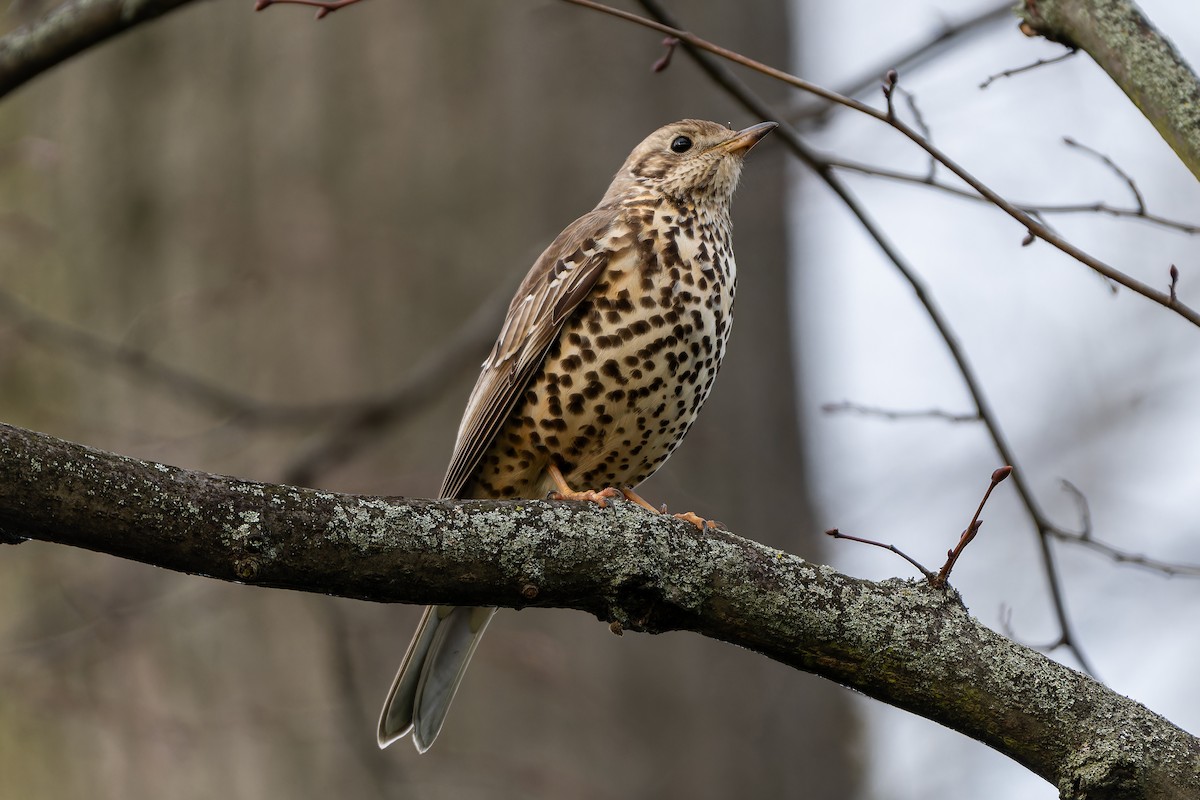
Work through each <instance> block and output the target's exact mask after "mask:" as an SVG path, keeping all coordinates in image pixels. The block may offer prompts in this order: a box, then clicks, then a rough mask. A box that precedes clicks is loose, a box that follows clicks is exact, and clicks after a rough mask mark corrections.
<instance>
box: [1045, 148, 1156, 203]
mask: <svg viewBox="0 0 1200 800" xmlns="http://www.w3.org/2000/svg"><path fill="white" fill-rule="evenodd" d="M1063 144H1065V145H1066V146H1067V147H1074V148H1075V149H1076V150H1082V151H1083V152H1085V153H1087V154H1089V155H1091V156H1094V157H1096V158H1098V159H1100V160H1101V161H1102V162H1104V165H1105V166H1107V167H1108V168H1109V169H1111V170H1112V171H1113V172H1115V173H1117V176H1118V177H1120V178H1121V180H1123V181H1125V183H1126V185H1128V186H1129V191H1130V192H1132V193H1133V202H1134V203H1135V204H1136V205H1137V208H1138V211H1139V212H1141V213H1142V214H1143V215H1144V214H1145V213H1146V200H1145V198H1144V197H1142V193H1141V191H1139V190H1138V187H1137V184H1136V183H1135V182H1134V180H1133V178H1131V177H1130V176H1129V173H1128V172H1126V171H1125V170H1123V169H1121V168H1120V167H1118V166H1117V164H1116V162H1115V161H1113V160H1112V159H1111V158H1109V157H1108V156H1106V155H1104V153H1101V152H1100V151H1099V150H1095V149H1093V148H1091V147H1088V146H1087V145H1086V144H1080V143H1079V142H1077V141H1076V140H1074V139H1072V138H1071V137H1070V136H1064V137H1063Z"/></svg>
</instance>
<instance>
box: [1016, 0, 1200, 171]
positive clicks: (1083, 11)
mask: <svg viewBox="0 0 1200 800" xmlns="http://www.w3.org/2000/svg"><path fill="white" fill-rule="evenodd" d="M1018 13H1019V14H1020V15H1021V17H1022V19H1024V20H1025V26H1026V27H1025V28H1024V30H1025V31H1026V32H1027V33H1037V34H1040V35H1041V36H1044V37H1046V38H1047V39H1050V40H1051V41H1055V42H1059V43H1060V44H1064V45H1066V46H1067V47H1075V48H1079V49H1080V50H1083V51H1085V52H1086V53H1087V54H1088V55H1090V56H1091V57H1092V59H1093V60H1094V61H1095V62H1096V63H1097V64H1098V65H1099V66H1100V68H1101V69H1103V70H1104V71H1105V72H1107V73H1108V76H1109V77H1110V78H1112V79H1113V81H1114V82H1116V84H1117V85H1118V86H1120V87H1121V91H1123V92H1125V94H1126V95H1127V96H1128V97H1129V99H1130V100H1132V101H1133V104H1134V105H1136V106H1137V107H1138V109H1139V110H1140V111H1141V112H1142V114H1144V115H1145V117H1146V119H1148V120H1150V123H1151V124H1152V125H1154V127H1155V129H1156V130H1157V131H1158V132H1159V134H1160V135H1161V136H1162V137H1163V139H1165V140H1166V142H1167V144H1169V145H1170V146H1171V149H1173V150H1174V151H1175V153H1176V155H1178V156H1179V158H1180V160H1182V161H1183V163H1184V164H1185V165H1186V166H1187V168H1188V169H1189V170H1191V171H1192V174H1193V175H1195V176H1196V177H1197V178H1200V79H1197V77H1196V73H1194V72H1193V71H1192V69H1191V67H1189V66H1188V64H1187V62H1186V61H1184V60H1183V56H1181V55H1180V54H1179V51H1178V50H1176V49H1175V46H1174V45H1173V44H1171V42H1170V40H1168V39H1167V38H1166V37H1165V36H1163V35H1162V34H1161V33H1160V32H1159V31H1158V29H1157V28H1155V27H1154V25H1153V24H1152V23H1151V22H1150V20H1148V19H1147V18H1146V16H1145V15H1144V14H1142V11H1141V9H1140V8H1138V7H1137V5H1136V4H1135V3H1133V2H1131V0H1036V2H1034V0H1025V2H1024V3H1022V4H1021V8H1020V9H1019V11H1018Z"/></svg>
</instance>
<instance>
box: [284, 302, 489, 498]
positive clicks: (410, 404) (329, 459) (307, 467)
mask: <svg viewBox="0 0 1200 800" xmlns="http://www.w3.org/2000/svg"><path fill="white" fill-rule="evenodd" d="M507 301H508V287H507V286H506V287H504V288H503V289H500V290H498V291H496V292H493V293H492V296H491V297H490V298H489V299H488V300H487V301H486V302H485V303H483V304H482V305H480V307H479V309H478V310H477V311H476V312H475V313H474V314H473V315H472V316H471V318H470V319H468V320H467V321H466V322H465V323H464V324H463V325H462V327H460V328H459V329H458V331H457V332H456V333H455V334H454V335H453V336H451V337H450V339H449V340H447V341H446V342H445V343H444V344H443V345H442V346H441V347H439V348H438V350H437V351H436V352H434V353H432V354H430V355H429V356H427V357H426V358H425V360H423V361H422V362H421V363H420V364H418V365H417V367H416V368H415V369H413V370H412V371H411V372H410V373H409V374H408V376H407V378H406V380H405V381H404V383H403V384H402V385H401V386H400V387H398V388H397V389H396V390H395V391H394V392H393V393H392V395H391V396H390V397H389V398H385V399H384V402H378V403H372V404H370V405H367V404H364V405H363V406H362V407H360V408H359V409H358V410H357V411H356V412H354V413H352V414H348V415H344V416H342V417H340V418H339V419H337V420H335V421H334V424H333V425H332V426H331V427H330V429H329V430H327V431H326V432H325V433H324V434H323V435H322V437H321V439H320V441H318V442H317V443H316V444H315V445H313V446H312V447H311V448H310V449H309V450H308V451H306V452H305V453H303V454H301V455H300V456H298V457H297V458H295V459H294V460H293V461H292V463H291V464H290V465H288V466H287V467H286V468H285V469H284V481H285V482H287V483H292V484H296V485H300V486H307V485H311V484H313V483H315V482H317V480H318V478H319V476H320V475H322V474H323V473H325V472H326V471H328V470H330V469H333V468H334V467H336V466H337V465H338V464H342V463H344V462H345V461H346V460H347V459H349V458H351V457H353V456H354V454H355V453H357V452H358V451H359V450H361V449H362V448H364V447H366V446H368V445H370V444H372V443H374V442H376V441H378V440H379V431H380V430H381V429H384V428H387V427H388V426H391V425H394V424H396V423H397V422H398V421H399V420H401V419H404V418H406V417H408V416H410V415H411V414H412V413H413V412H414V411H415V410H416V409H417V408H423V407H424V406H425V404H427V403H430V402H432V401H433V400H435V399H437V398H438V397H440V396H441V389H442V386H443V385H444V384H445V383H446V381H447V380H448V379H449V378H450V377H451V376H452V375H454V374H455V373H457V372H458V371H459V370H461V369H464V368H465V367H466V366H467V365H468V364H478V363H479V362H480V361H482V359H483V356H484V355H485V354H486V350H487V346H488V345H489V344H490V343H491V342H492V340H493V338H494V337H495V332H496V331H497V330H498V329H499V327H500V319H501V317H502V315H503V312H504V308H505V307H506V306H507V304H508V302H507Z"/></svg>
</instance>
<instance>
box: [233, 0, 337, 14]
mask: <svg viewBox="0 0 1200 800" xmlns="http://www.w3.org/2000/svg"><path fill="white" fill-rule="evenodd" d="M357 2H359V0H255V3H254V10H255V11H262V10H263V9H264V8H267V7H268V6H274V5H291V6H308V7H309V8H315V9H316V10H317V19H324V18H325V17H326V16H328V15H330V14H332V13H333V12H335V11H337V10H338V9H341V8H345V7H346V6H352V5H354V4H355V3H357Z"/></svg>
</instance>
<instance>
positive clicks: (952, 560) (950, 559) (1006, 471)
mask: <svg viewBox="0 0 1200 800" xmlns="http://www.w3.org/2000/svg"><path fill="white" fill-rule="evenodd" d="M1012 471H1013V468H1012V467H1007V466H1005V467H1000V468H999V469H997V470H996V471H995V472H993V473H992V481H991V483H989V484H988V488H987V491H986V492H984V493H983V499H982V500H980V501H979V507H978V508H976V509H975V516H973V517H971V522H970V523H969V524H968V525H967V528H966V530H964V531H963V532H962V536H960V537H959V539H958V544H957V545H955V546H954V549H953V550H951V551H950V552H949V553H947V554H946V563H945V564H943V565H942V568H941V569H940V570H938V574H937V577H936V578H934V579H933V580H932V581H930V582H931V583H932V584H933V585H934V586H936V587H938V588H939V589H940V588H941V587H943V586H945V585H946V581H948V580H950V572H951V571H952V570H953V569H954V565H955V564H956V563H957V562H958V557H959V556H961V555H962V552H963V550H966V549H967V545H969V544H970V543H971V542H972V541H973V540H974V539H975V534H977V533H979V526H980V525H982V524H983V522H982V521H981V520H980V519H979V515H980V514H982V513H983V507H984V506H985V505H987V501H988V498H989V497H991V496H992V490H993V489H995V488H996V487H997V486H999V485H1000V484H1001V483H1003V482H1004V479H1005V478H1007V477H1008V476H1009V475H1012Z"/></svg>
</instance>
